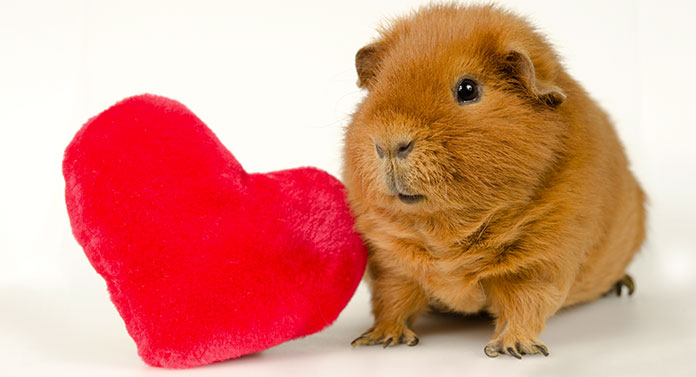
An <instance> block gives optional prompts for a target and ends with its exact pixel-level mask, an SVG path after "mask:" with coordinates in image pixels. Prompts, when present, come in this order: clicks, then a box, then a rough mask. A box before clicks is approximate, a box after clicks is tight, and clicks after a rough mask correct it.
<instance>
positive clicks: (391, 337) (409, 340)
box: [350, 324, 418, 348]
mask: <svg viewBox="0 0 696 377" xmlns="http://www.w3.org/2000/svg"><path fill="white" fill-rule="evenodd" d="M402 343H403V344H407V345H409V346H415V345H416V344H418V337H417V336H416V333H414V332H413V331H412V330H411V329H409V328H408V327H406V326H405V325H397V324H389V325H382V326H380V325H375V326H373V327H371V328H370V329H369V330H367V331H366V332H365V333H364V334H362V335H360V336H359V337H358V338H357V339H355V340H354V341H353V342H351V343H350V344H351V345H352V346H353V347H355V346H361V345H373V344H381V345H382V346H383V347H384V348H387V347H391V346H394V345H396V344H402Z"/></svg>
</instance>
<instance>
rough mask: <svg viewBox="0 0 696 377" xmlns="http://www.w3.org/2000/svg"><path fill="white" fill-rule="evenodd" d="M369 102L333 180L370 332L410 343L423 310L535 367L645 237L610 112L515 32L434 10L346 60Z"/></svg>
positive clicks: (534, 38)
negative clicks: (559, 323)
mask: <svg viewBox="0 0 696 377" xmlns="http://www.w3.org/2000/svg"><path fill="white" fill-rule="evenodd" d="M356 68H357V72H358V77H359V79H358V85H359V86H360V87H361V88H365V89H367V90H368V94H367V96H366V97H365V99H364V101H363V102H362V103H361V104H360V105H359V107H358V109H357V111H356V113H355V114H354V116H353V119H352V121H351V123H350V125H349V126H348V127H347V130H346V135H345V150H344V155H345V165H344V182H345V184H346V187H347V190H348V200H349V203H350V205H351V208H352V211H353V213H354V214H355V216H356V227H357V229H358V231H359V232H360V233H361V234H362V235H363V238H364V240H365V242H366V243H367V245H368V248H369V253H370V254H369V262H368V274H367V280H368V282H369V284H370V289H371V292H372V311H373V314H374V317H375V322H374V325H373V326H372V327H371V328H370V329H369V330H368V331H367V332H366V333H364V334H363V335H362V336H360V337H359V338H358V339H356V340H355V341H353V345H354V346H355V345H361V344H383V345H384V346H385V347H386V346H390V345H395V344H398V343H406V344H408V345H415V344H416V343H418V338H417V336H416V334H415V333H414V332H413V331H412V329H411V326H412V323H413V321H414V319H415V318H416V316H417V315H418V314H419V313H422V312H424V311H426V310H428V309H430V308H436V309H438V310H444V311H451V312H458V313H476V312H479V311H487V312H488V313H490V314H491V315H492V316H494V318H496V326H495V333H494V334H493V338H492V340H491V341H490V342H489V343H488V344H487V345H486V346H485V348H484V350H485V353H486V354H487V355H488V356H497V355H498V354H499V353H505V354H509V355H511V356H514V357H517V358H520V355H524V354H537V353H541V354H544V355H548V348H547V347H546V346H545V345H544V343H542V342H541V341H540V340H539V339H538V337H537V336H538V335H539V333H540V332H541V331H542V330H543V329H544V326H545V322H546V319H547V318H549V317H550V316H551V315H553V314H554V313H556V311H558V310H559V309H561V308H563V307H566V306H569V305H573V304H576V303H580V302H584V301H590V300H594V299H595V298H597V297H598V296H600V295H601V294H603V293H605V292H607V291H609V290H610V289H612V287H614V288H617V289H618V290H619V292H620V290H621V288H622V285H626V286H628V288H629V292H632V290H633V282H632V280H631V278H630V276H628V275H626V272H625V269H626V266H627V265H628V263H629V262H630V261H631V259H632V257H633V255H634V254H635V253H636V251H637V250H638V249H639V248H640V245H641V243H642V241H643V238H644V232H645V230H644V222H645V211H644V200H645V197H644V194H643V191H642V190H641V188H640V186H639V184H638V183H637V181H636V179H635V178H634V177H633V175H632V174H631V172H630V171H629V169H628V162H627V159H626V156H625V154H624V152H623V149H622V146H621V144H620V142H619V140H618V138H617V135H616V132H615V131H614V129H613V128H612V125H611V123H610V121H609V119H608V117H607V115H606V114H605V113H604V111H602V109H601V108H600V107H599V106H598V105H597V104H596V103H595V102H594V101H593V100H592V99H591V98H590V97H589V96H588V94H587V93H586V92H585V91H584V90H583V88H582V87H581V86H580V85H579V84H578V83H577V82H576V81H575V80H574V79H573V78H572V77H570V76H569V75H568V73H567V72H566V71H565V70H564V68H563V66H562V65H561V64H560V63H559V61H558V58H557V56H556V54H555V52H554V50H553V49H552V48H551V47H550V45H549V43H548V42H546V40H545V39H544V37H543V36H541V35H539V34H538V33H537V32H535V30H534V28H533V27H532V26H530V25H529V24H528V23H527V22H526V21H525V20H523V19H522V18H520V17H517V16H515V15H513V14H511V13H509V12H507V11H504V10H501V9H499V8H497V7H495V6H457V5H451V4H450V5H431V6H429V7H426V8H422V9H421V10H419V11H418V12H416V13H414V14H412V15H411V16H409V17H406V18H403V19H399V20H396V21H395V22H393V23H392V24H391V26H390V27H388V28H386V29H384V30H382V31H381V36H380V37H379V38H378V39H377V40H376V41H375V42H374V43H371V44H369V45H367V46H365V47H363V48H362V49H361V50H360V51H358V53H357V55H356Z"/></svg>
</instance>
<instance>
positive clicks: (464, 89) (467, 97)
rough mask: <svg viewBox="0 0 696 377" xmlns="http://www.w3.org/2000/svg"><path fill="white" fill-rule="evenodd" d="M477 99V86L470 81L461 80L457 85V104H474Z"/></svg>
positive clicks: (474, 82)
mask: <svg viewBox="0 0 696 377" xmlns="http://www.w3.org/2000/svg"><path fill="white" fill-rule="evenodd" d="M478 98H479V86H478V84H477V83H476V81H474V80H472V79H462V80H461V81H459V84H457V102H459V104H460V105H461V104H464V103H468V102H474V101H476V100H477V99H478Z"/></svg>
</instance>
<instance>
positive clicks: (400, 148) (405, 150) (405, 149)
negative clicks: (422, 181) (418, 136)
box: [394, 141, 413, 158]
mask: <svg viewBox="0 0 696 377" xmlns="http://www.w3.org/2000/svg"><path fill="white" fill-rule="evenodd" d="M412 150H413V142H412V141H410V142H408V143H406V142H402V143H399V144H397V145H396V148H395V149H394V153H395V154H396V155H397V156H398V157H399V158H406V156H408V154H409V153H411V151H412Z"/></svg>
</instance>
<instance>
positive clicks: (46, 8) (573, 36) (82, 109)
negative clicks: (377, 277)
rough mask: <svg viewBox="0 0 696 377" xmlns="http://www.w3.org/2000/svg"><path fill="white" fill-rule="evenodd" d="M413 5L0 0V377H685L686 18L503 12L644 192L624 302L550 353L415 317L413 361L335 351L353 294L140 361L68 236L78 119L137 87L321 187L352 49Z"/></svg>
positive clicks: (533, 4)
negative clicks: (334, 308)
mask: <svg viewBox="0 0 696 377" xmlns="http://www.w3.org/2000/svg"><path fill="white" fill-rule="evenodd" d="M423 3H424V2H422V1H412V0H409V1H404V0H390V1H379V2H377V1H375V0H360V1H356V0H352V1H342V2H334V1H306V0H293V1H269V0H266V1H259V2H252V1H244V2H242V1H218V2H214V1H164V0H163V1H131V0H128V1H100V2H97V1H94V2H92V1H75V0H62V1H43V2H41V1H8V0H0V177H1V178H0V179H1V180H2V181H0V374H1V375H3V376H10V375H12V376H14V375H49V373H50V374H53V375H70V376H80V375H84V376H92V375H114V376H131V375H154V374H159V375H162V374H164V373H171V374H172V375H179V374H186V375H226V376H227V375H243V376H254V375H279V374H289V375H314V374H316V375H332V376H333V375H351V376H354V375H366V376H369V375H379V376H392V375H399V376H408V375H419V376H420V375H455V374H456V375H497V376H505V375H522V376H525V375H528V376H540V375H552V376H558V375H590V374H599V375H613V376H623V375H626V376H629V375H630V376H655V375H668V376H694V375H696V362H694V361H693V360H694V359H693V355H694V348H696V325H695V324H694V318H695V317H696V303H695V302H694V301H695V300H694V298H696V297H695V294H694V290H695V289H696V278H695V272H696V254H695V252H696V228H695V227H694V221H693V216H694V215H693V213H694V212H696V199H695V193H696V174H695V171H696V169H695V167H694V165H695V162H696V148H694V141H696V138H695V136H696V116H695V115H694V114H695V111H694V106H695V104H696V95H694V90H696V70H695V69H694V64H695V63H694V62H695V61H696V53H695V52H694V46H696V20H695V19H694V14H696V6H695V5H694V3H693V2H689V1H628V0H622V1H598V0H592V1H588V0H584V1H572V2H571V1H555V0H550V1H522V0H518V1H512V0H511V1H503V2H501V3H502V4H505V5H506V6H508V7H510V8H512V9H514V10H517V11H519V12H521V13H523V14H525V15H527V16H528V17H529V18H530V19H531V20H533V22H535V23H536V24H537V26H538V27H539V28H540V30H541V31H543V32H544V33H546V34H548V35H549V37H550V40H551V41H552V42H553V43H554V44H555V45H556V47H557V48H558V50H559V52H560V54H561V55H562V56H563V57H564V62H565V65H566V66H567V68H568V69H569V71H570V72H571V73H572V74H573V75H574V76H575V77H576V78H577V79H578V80H579V81H581V82H582V83H583V84H584V85H585V87H586V88H587V89H588V91H589V92H590V93H592V95H593V96H594V98H596V99H597V100H598V101H599V102H600V103H601V104H602V105H603V106H604V108H606V109H607V110H608V112H609V113H610V114H611V116H612V118H613V119H614V120H615V123H616V127H617V128H618V130H619V133H620V135H621V137H622V139H623V141H624V144H625V146H626V149H627V153H628V155H629V157H630V159H631V160H632V162H633V170H634V172H635V173H636V174H637V176H638V177H639V179H640V180H641V182H642V183H643V185H644V187H645V189H646V191H647V192H648V193H649V196H650V208H649V211H650V223H649V240H648V242H647V243H646V245H645V247H644V248H643V250H642V252H641V254H640V255H639V256H638V257H637V258H636V260H635V262H634V263H633V265H632V266H631V268H630V271H631V272H632V273H633V275H634V277H635V278H636V281H637V286H638V290H637V293H636V295H634V296H633V297H631V298H630V299H628V298H626V297H622V298H605V299H601V300H599V301H598V302H596V303H593V304H590V305H584V306H580V307H577V308H573V309H571V310H567V311H564V312H562V313H560V314H558V315H557V316H555V317H554V318H552V319H551V320H550V321H549V323H548V327H547V329H546V331H545V332H544V333H543V334H542V336H541V338H542V339H543V340H544V341H545V342H546V344H547V345H548V346H549V348H550V350H551V356H550V357H548V358H542V357H527V358H526V359H525V360H522V361H518V360H515V359H512V358H510V357H498V358H497V359H489V358H486V357H485V356H484V354H483V346H484V345H485V343H486V342H487V341H488V339H489V337H490V336H491V333H492V327H491V326H490V324H489V323H488V322H487V321H485V320H480V319H479V320H476V319H468V320H467V319H453V318H424V319H423V320H422V321H419V322H417V324H416V327H415V330H416V332H418V333H419V335H420V336H421V344H420V345H418V346H417V347H414V348H408V347H396V348H393V349H389V350H382V349H381V348H378V347H369V348H360V349H351V348H350V347H349V346H348V344H349V342H350V341H351V340H352V339H353V338H354V337H355V336H357V335H358V334H359V333H360V332H362V331H363V330H365V329H366V328H367V327H368V326H369V325H370V323H371V317H370V315H369V308H368V300H369V295H368V293H367V291H366V289H365V287H364V286H361V287H360V289H359V290H358V293H357V294H356V296H355V297H354V298H353V300H352V301H351V303H350V305H349V306H348V308H347V309H346V310H345V311H344V312H343V314H342V315H341V317H340V318H339V319H338V320H337V322H336V323H335V325H334V326H333V327H331V328H329V329H327V330H325V331H324V332H321V333H319V334H317V335H314V336H310V337H307V338H305V339H302V340H299V341H294V342H289V343H286V344H283V345H281V346H279V347H276V348H274V349H271V350H268V351H265V352H262V353H260V354H257V355H253V356H248V357H244V358H241V359H238V360H232V361H228V362H223V363H218V364H215V365H212V366H208V367H203V368H197V369H194V370H188V371H166V370H162V369H156V368H151V367H148V366H146V365H145V364H144V363H142V361H140V359H139V358H138V357H137V355H136V348H135V344H134V343H133V341H132V340H131V339H130V338H129V337H128V335H127V333H126V332H125V328H124V326H123V322H122V321H121V319H120V318H119V317H118V314H117V312H116V310H115V309H114V308H113V306H112V305H111V303H110V302H109V299H108V295H107V292H106V289H105V284H104V282H103V280H102V279H101V278H100V277H99V276H98V275H97V274H96V273H95V272H94V270H93V269H92V268H91V266H90V265H89V264H88V262H87V259H86V258H85V256H84V254H83V253H82V250H81V248H80V247H79V246H78V245H77V243H76V242H75V240H74V239H73V237H72V235H71V233H70V228H69V224H68V217H67V214H66V210H65V204H64V201H63V188H64V183H63V178H62V175H61V170H60V169H61V160H62V153H63V150H64V148H65V146H66V145H67V144H68V142H69V141H70V139H71V138H72V136H73V135H74V133H75V132H76V131H77V130H78V128H79V127H80V125H81V124H83V123H84V122H85V121H86V120H87V119H88V118H89V117H91V116H93V115H95V114H97V113H99V112H100V111H102V110H104V109H106V108H107V107H108V106H110V105H112V104H113V103H115V102H116V101H118V100H120V99H121V98H123V97H126V96H130V95H134V94H139V93H144V92H149V93H156V94H161V95H165V96H169V97H171V98H174V99H177V100H179V101H181V102H183V103H184V104H185V105H187V106H188V107H189V108H190V109H191V110H193V111H194V112H195V113H196V114H197V115H198V116H199V117H200V118H201V119H203V121H204V122H206V123H207V124H208V125H209V126H210V127H211V128H212V129H213V131H214V132H216V134H217V135H218V136H219V137H220V139H221V140H222V142H223V143H224V144H225V145H226V146H227V147H228V148H229V149H230V150H231V151H232V152H233V153H234V154H235V156H236V157H237V158H238V159H239V160H240V162H241V163H242V164H243V165H244V166H245V167H246V169H247V170H249V171H264V172H265V171H272V170H278V169H285V168H291V167H297V166H303V165H312V166H317V167H320V168H323V169H325V170H327V171H329V172H330V173H332V174H334V175H337V176H340V165H341V162H340V161H341V153H340V150H341V142H342V141H341V140H342V132H343V128H344V127H345V126H346V124H347V122H348V119H349V114H350V113H351V112H352V111H353V110H354V108H355V104H356V103H357V102H358V101H359V100H360V98H361V96H362V95H363V93H361V92H360V91H359V90H358V88H357V87H356V86H355V81H356V75H355V71H354V67H353V57H354V54H355V52H356V51H357V50H358V49H359V48H360V47H361V46H363V45H364V44H366V43H368V42H369V41H370V40H371V39H372V38H374V37H375V36H376V32H375V27H376V26H377V25H378V24H379V23H380V22H382V21H383V20H385V19H386V18H388V17H393V16H397V15H401V14H404V13H406V12H408V11H409V10H411V9H414V8H415V7H416V6H417V5H419V4H423Z"/></svg>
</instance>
